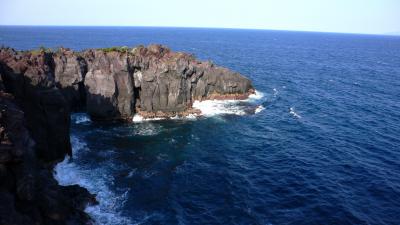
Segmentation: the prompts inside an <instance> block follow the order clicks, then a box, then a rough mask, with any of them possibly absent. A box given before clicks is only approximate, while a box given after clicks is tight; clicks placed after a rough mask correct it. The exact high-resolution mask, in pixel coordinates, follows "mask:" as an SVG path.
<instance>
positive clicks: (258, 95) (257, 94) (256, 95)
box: [242, 90, 264, 101]
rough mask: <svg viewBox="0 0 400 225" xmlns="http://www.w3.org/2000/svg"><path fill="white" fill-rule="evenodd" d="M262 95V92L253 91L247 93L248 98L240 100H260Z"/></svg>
mask: <svg viewBox="0 0 400 225" xmlns="http://www.w3.org/2000/svg"><path fill="white" fill-rule="evenodd" d="M263 97H264V93H262V92H260V91H257V90H256V91H255V92H254V94H251V95H249V97H248V99H246V100H242V101H254V100H260V99H262V98H263Z"/></svg>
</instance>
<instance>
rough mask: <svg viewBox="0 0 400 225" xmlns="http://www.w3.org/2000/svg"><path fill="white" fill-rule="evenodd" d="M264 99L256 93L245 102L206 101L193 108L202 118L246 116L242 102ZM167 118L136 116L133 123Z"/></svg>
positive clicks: (186, 117)
mask: <svg viewBox="0 0 400 225" xmlns="http://www.w3.org/2000/svg"><path fill="white" fill-rule="evenodd" d="M263 97H264V93H262V92H260V91H257V90H256V91H255V92H254V94H251V95H249V97H248V98H247V99H245V100H204V101H195V102H194V103H193V105H192V107H193V108H195V109H198V110H200V111H201V115H202V116H206V117H211V116H216V115H222V114H231V115H238V116H242V115H245V114H246V106H243V105H240V103H242V102H249V103H254V102H258V101H259V100H260V99H262V98H263ZM263 109H264V108H259V109H258V110H259V111H257V112H256V113H258V112H260V111H262V110H263ZM197 117H198V115H196V114H189V115H187V116H173V117H170V118H169V119H173V120H178V119H179V120H181V119H189V120H194V119H196V118H197ZM162 119H167V118H148V119H145V118H143V117H142V116H140V115H138V114H135V115H134V117H133V119H132V121H133V122H134V123H141V122H144V121H154V120H162Z"/></svg>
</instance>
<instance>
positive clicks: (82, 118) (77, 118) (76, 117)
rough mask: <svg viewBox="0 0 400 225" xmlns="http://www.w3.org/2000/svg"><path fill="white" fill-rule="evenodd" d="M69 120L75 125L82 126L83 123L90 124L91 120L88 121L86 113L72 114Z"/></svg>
mask: <svg viewBox="0 0 400 225" xmlns="http://www.w3.org/2000/svg"><path fill="white" fill-rule="evenodd" d="M71 120H72V121H73V122H74V123H75V124H83V123H90V122H92V120H91V119H90V117H89V115H88V114H86V113H74V114H72V115H71Z"/></svg>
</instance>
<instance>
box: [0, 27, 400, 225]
mask: <svg viewBox="0 0 400 225" xmlns="http://www.w3.org/2000/svg"><path fill="white" fill-rule="evenodd" d="M149 43H161V44H165V45H167V46H169V47H171V48H172V49H174V50H179V51H187V52H191V53H194V54H195V55H196V56H198V57H199V58H200V59H204V60H207V59H211V60H212V61H214V62H215V63H217V64H220V65H223V66H226V67H229V68H231V69H233V70H236V71H238V72H240V73H242V74H245V75H246V76H248V77H249V78H250V79H251V80H252V81H253V83H254V85H255V87H256V89H257V90H258V91H260V92H262V93H263V94H264V96H263V97H262V98H261V99H258V100H256V101H255V102H254V103H253V104H261V105H262V106H263V107H265V109H264V110H262V111H261V112H259V113H257V114H246V115H241V116H239V115H235V114H228V115H225V114H218V115H215V116H210V117H204V118H198V119H194V120H193V119H191V120H189V119H187V120H173V121H151V122H142V123H134V124H119V123H94V122H91V121H90V120H88V118H87V117H86V116H85V114H75V115H73V120H72V122H73V124H72V133H71V137H72V143H73V146H74V157H73V159H72V160H68V159H67V160H66V161H64V162H63V163H61V164H59V166H58V167H57V174H56V175H55V176H56V177H57V179H58V180H59V181H60V183H61V184H72V183H79V184H81V185H83V186H85V187H87V188H88V189H89V190H90V191H91V192H93V193H96V194H98V198H99V200H100V202H101V204H100V205H99V206H97V207H89V208H88V209H87V211H88V212H89V213H90V214H91V215H92V216H93V217H94V218H95V219H96V220H97V222H98V223H99V224H400V149H399V148H400V38H399V37H389V36H370V35H347V34H330V33H306V32H283V31H279V32H278V31H255V30H229V29H177V28H112V27H105V28H87V27H80V28H77V27H64V28H63V27H20V28H16V27H0V44H5V45H8V46H12V47H15V48H17V49H30V48H37V47H39V46H40V45H45V46H47V47H56V46H60V45H63V46H66V47H71V48H73V49H77V50H80V49H85V48H93V47H107V46H115V45H126V46H133V45H137V44H145V45H146V44H149ZM240 104H241V103H239V105H240ZM228 109H230V108H228Z"/></svg>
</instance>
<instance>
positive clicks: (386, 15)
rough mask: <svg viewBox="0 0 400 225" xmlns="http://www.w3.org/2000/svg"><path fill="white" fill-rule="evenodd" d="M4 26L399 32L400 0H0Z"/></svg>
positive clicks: (0, 23) (1, 22) (1, 17)
mask: <svg viewBox="0 0 400 225" xmlns="http://www.w3.org/2000/svg"><path fill="white" fill-rule="evenodd" d="M0 25H55V26H64V25H70V26H170V27H218V28H246V29H271V30H298V31H319V32H341V33H367V34H388V33H398V34H400V0H196V1H194V0H0Z"/></svg>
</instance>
